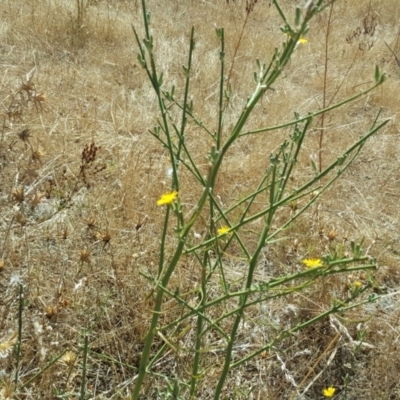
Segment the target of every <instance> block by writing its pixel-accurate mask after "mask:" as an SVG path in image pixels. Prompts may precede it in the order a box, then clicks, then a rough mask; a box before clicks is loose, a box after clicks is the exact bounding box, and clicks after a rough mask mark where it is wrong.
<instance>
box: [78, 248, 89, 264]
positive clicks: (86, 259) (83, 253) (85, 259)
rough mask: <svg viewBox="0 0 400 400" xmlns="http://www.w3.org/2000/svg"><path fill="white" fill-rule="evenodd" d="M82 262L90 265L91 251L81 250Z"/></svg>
mask: <svg viewBox="0 0 400 400" xmlns="http://www.w3.org/2000/svg"><path fill="white" fill-rule="evenodd" d="M80 260H81V263H84V262H85V263H87V264H90V251H89V250H87V249H83V250H81V255H80Z"/></svg>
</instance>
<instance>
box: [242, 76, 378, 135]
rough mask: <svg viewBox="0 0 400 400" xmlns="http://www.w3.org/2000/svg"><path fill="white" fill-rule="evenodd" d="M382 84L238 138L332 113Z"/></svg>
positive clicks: (244, 133)
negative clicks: (320, 108)
mask: <svg viewBox="0 0 400 400" xmlns="http://www.w3.org/2000/svg"><path fill="white" fill-rule="evenodd" d="M382 83H383V81H382V82H378V83H376V84H375V85H374V86H372V87H370V88H369V89H367V90H365V91H362V92H360V93H358V94H355V95H354V96H352V97H349V98H346V99H345V100H343V101H341V102H339V103H335V104H333V105H332V106H330V107H327V108H325V109H322V110H320V111H316V112H313V113H311V114H309V115H307V116H305V117H301V118H298V119H295V120H292V121H290V122H285V123H284V124H280V125H274V126H269V127H265V128H259V129H254V130H251V131H247V132H243V133H241V134H240V135H239V136H240V137H242V136H247V135H254V134H256V133H263V132H269V131H274V130H280V129H282V128H287V127H288V126H291V125H296V124H298V123H299V122H302V121H306V120H307V119H309V118H310V117H312V118H314V117H317V116H318V115H321V114H323V113H327V112H328V111H332V110H334V109H336V108H339V107H341V106H344V105H346V104H348V103H351V102H353V101H354V100H356V99H358V98H360V97H362V96H365V95H366V94H368V93H370V92H372V91H373V90H375V89H376V88H377V87H378V86H380V85H381V84H382Z"/></svg>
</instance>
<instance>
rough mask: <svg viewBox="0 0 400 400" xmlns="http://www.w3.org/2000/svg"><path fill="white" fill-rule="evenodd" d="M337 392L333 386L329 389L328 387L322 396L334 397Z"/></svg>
mask: <svg viewBox="0 0 400 400" xmlns="http://www.w3.org/2000/svg"><path fill="white" fill-rule="evenodd" d="M335 392H336V389H335V388H334V387H332V386H329V387H327V388H326V389H324V390H323V391H322V394H323V395H324V396H325V397H333V395H334V394H335Z"/></svg>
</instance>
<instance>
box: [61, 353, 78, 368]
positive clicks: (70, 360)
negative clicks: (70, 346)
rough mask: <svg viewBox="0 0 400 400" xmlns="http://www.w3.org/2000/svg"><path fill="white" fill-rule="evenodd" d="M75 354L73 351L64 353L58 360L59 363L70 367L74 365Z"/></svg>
mask: <svg viewBox="0 0 400 400" xmlns="http://www.w3.org/2000/svg"><path fill="white" fill-rule="evenodd" d="M75 360H76V354H75V353H74V352H73V351H69V350H68V351H66V352H65V354H64V355H63V356H62V357H61V358H60V361H61V362H62V363H63V364H66V365H67V366H71V365H73V364H74V363H75Z"/></svg>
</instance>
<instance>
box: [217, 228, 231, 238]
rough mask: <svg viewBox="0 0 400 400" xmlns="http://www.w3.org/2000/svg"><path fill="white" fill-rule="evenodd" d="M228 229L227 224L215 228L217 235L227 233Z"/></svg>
mask: <svg viewBox="0 0 400 400" xmlns="http://www.w3.org/2000/svg"><path fill="white" fill-rule="evenodd" d="M229 230H230V228H229V226H222V227H221V228H219V229H218V230H217V233H218V236H222V235H225V234H227V233H228V232H229Z"/></svg>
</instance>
